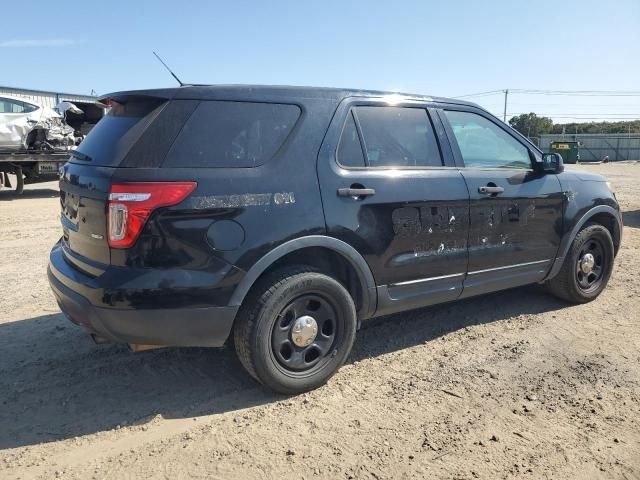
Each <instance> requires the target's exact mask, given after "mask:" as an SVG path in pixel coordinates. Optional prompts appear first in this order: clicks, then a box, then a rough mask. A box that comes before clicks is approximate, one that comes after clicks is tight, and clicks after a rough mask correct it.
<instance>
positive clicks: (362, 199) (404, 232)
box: [318, 99, 469, 315]
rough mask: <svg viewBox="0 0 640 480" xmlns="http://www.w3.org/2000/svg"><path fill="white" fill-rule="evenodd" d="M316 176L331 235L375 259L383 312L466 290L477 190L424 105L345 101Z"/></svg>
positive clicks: (448, 297)
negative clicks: (470, 188)
mask: <svg viewBox="0 0 640 480" xmlns="http://www.w3.org/2000/svg"><path fill="white" fill-rule="evenodd" d="M440 139H441V140H442V141H441V140H440ZM318 176H319V179H320V185H321V190H322V201H323V205H324V212H325V219H326V225H327V231H328V234H329V235H331V236H333V237H336V238H339V239H341V240H343V241H345V242H347V243H349V244H350V245H352V246H353V247H355V248H356V250H358V251H359V252H360V253H361V254H362V256H363V257H364V259H365V260H366V262H367V263H368V265H369V267H370V268H371V271H372V273H373V276H374V278H375V281H376V285H377V289H378V308H377V311H376V314H377V315H382V314H387V313H392V312H395V311H398V310H402V309H407V308H411V307H419V306H423V305H428V304H432V303H438V302H442V301H447V300H454V299H456V298H457V297H458V296H460V293H461V292H462V282H463V280H464V275H465V273H466V267H467V260H468V259H467V244H466V243H467V237H468V223H469V217H468V208H469V196H468V192H467V187H466V185H465V182H464V179H463V177H462V175H461V174H460V172H459V170H458V169H457V168H455V165H454V164H453V156H452V153H451V150H450V147H449V145H448V144H447V143H446V134H445V132H444V128H443V126H442V124H441V122H440V120H439V118H438V117H437V115H435V116H433V117H432V116H430V114H429V112H428V109H427V108H426V105H421V104H414V103H411V104H394V105H388V104H386V103H384V101H375V100H370V101H366V100H364V101H363V100H361V99H360V100H357V101H355V100H353V101H346V102H343V104H342V105H341V106H340V107H339V109H338V111H337V113H336V116H335V117H334V121H333V122H332V125H331V127H330V129H329V132H328V133H327V136H326V138H325V142H324V143H323V147H322V149H321V153H320V156H319V159H318Z"/></svg>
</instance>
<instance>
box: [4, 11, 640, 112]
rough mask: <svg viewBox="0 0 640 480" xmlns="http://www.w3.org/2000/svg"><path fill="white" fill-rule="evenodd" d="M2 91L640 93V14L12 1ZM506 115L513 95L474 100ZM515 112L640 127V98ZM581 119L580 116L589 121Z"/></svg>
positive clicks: (514, 106)
mask: <svg viewBox="0 0 640 480" xmlns="http://www.w3.org/2000/svg"><path fill="white" fill-rule="evenodd" d="M2 16H3V18H5V19H8V18H14V17H15V18H16V19H21V20H19V21H15V22H13V21H11V22H3V28H2V30H1V31H0V65H2V66H3V67H2V70H1V73H0V85H7V86H17V87H28V88H37V89H45V90H58V91H64V92H73V93H89V92H91V90H92V89H93V90H95V91H96V92H98V93H99V94H103V93H107V92H109V91H115V90H125V89H137V88H152V87H162V86H171V85H173V84H174V81H173V79H172V78H171V77H170V76H169V74H168V73H166V72H165V71H164V70H163V68H162V66H161V65H160V64H159V63H158V62H157V60H156V59H155V58H154V57H153V56H152V54H151V51H152V50H156V51H158V52H159V53H160V54H161V56H163V57H164V59H165V60H166V62H167V63H168V64H169V65H170V66H171V67H172V68H173V69H174V70H175V72H176V73H178V75H179V76H180V77H181V78H182V79H183V81H185V82H193V83H265V84H293V85H317V86H338V87H340V86H342V87H356V88H371V89H383V90H394V91H403V92H415V93H424V94H431V95H438V96H457V95H464V94H469V93H475V92H484V91H491V90H501V89H505V88H510V89H543V90H547V89H550V90H607V91H610V90H624V91H640V61H639V59H640V1H638V0H609V1H606V2H605V1H588V0H587V1H584V0H583V1H577V0H567V1H562V0H555V1H546V0H542V1H535V2H533V1H527V2H525V1H516V0H514V1H502V0H500V1H489V0H486V1H472V0H467V1H465V0H458V1H441V2H435V1H418V0H416V1H403V0H395V1H384V2H383V1H379V2H376V1H353V2H349V1H347V0H344V1H333V0H331V1H303V0H299V1H269V2H267V1H264V2H258V1H242V0H238V1H224V2H223V1H188V0H183V1H181V2H177V1H168V0H167V1H163V0H156V1H133V0H129V1H120V0H111V1H109V2H101V5H100V6H99V5H98V2H87V1H86V0H84V1H81V2H80V1H78V2H75V1H67V2H65V1H59V2H55V3H52V2H50V1H47V2H44V1H40V0H31V1H29V2H7V3H5V4H4V5H3V6H2ZM472 100H475V101H477V102H478V103H480V104H481V105H483V106H485V107H487V108H488V109H489V110H491V111H492V112H494V113H496V114H501V112H502V102H503V96H502V95H501V94H495V95H488V96H485V97H477V98H472ZM509 100H510V103H509V109H508V110H509V112H510V113H520V112H528V111H536V112H538V113H542V114H548V115H550V116H552V117H555V119H556V122H559V123H562V122H565V121H570V120H571V119H570V118H564V117H565V116H566V115H564V114H575V115H576V116H579V117H580V118H584V117H585V116H589V115H591V116H594V117H596V116H597V117H603V118H606V117H607V116H609V117H610V118H612V119H614V118H616V117H620V116H624V117H625V118H626V117H628V116H631V117H633V116H635V118H640V96H633V97H632V96H624V97H592V96H589V97H575V96H574V97H565V96H546V95H525V94H512V95H510V97H509ZM578 114H579V115H578Z"/></svg>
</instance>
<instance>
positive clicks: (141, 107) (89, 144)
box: [73, 99, 162, 167]
mask: <svg viewBox="0 0 640 480" xmlns="http://www.w3.org/2000/svg"><path fill="white" fill-rule="evenodd" d="M161 105H162V101H161V100H158V99H140V100H131V101H127V103H126V104H122V103H116V102H114V103H113V104H112V107H111V110H110V111H109V113H108V114H107V115H105V116H104V117H103V118H102V120H100V121H99V122H98V123H97V124H96V126H95V127H93V129H92V130H91V131H90V132H89V134H88V135H87V136H86V138H85V139H84V140H83V141H82V143H81V144H80V145H79V146H78V152H80V153H83V154H84V155H88V156H89V157H90V158H91V161H90V163H91V165H99V166H106V167H112V166H117V165H119V164H120V162H121V161H122V158H123V157H124V155H125V154H126V153H127V151H128V150H129V148H131V145H132V144H133V142H135V140H137V138H138V137H139V135H140V133H141V132H142V131H143V130H144V128H145V126H146V125H147V123H148V122H147V121H143V120H144V119H145V118H152V117H153V116H152V115H151V114H152V113H153V112H154V111H155V110H156V109H157V108H158V107H159V106H161ZM73 161H74V162H78V163H86V162H85V161H82V160H78V159H73Z"/></svg>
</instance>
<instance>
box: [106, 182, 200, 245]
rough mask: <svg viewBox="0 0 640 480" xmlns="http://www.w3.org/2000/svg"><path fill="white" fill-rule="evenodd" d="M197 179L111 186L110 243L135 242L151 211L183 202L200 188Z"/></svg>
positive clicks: (109, 208) (127, 243)
mask: <svg viewBox="0 0 640 480" xmlns="http://www.w3.org/2000/svg"><path fill="white" fill-rule="evenodd" d="M197 185H198V184H197V183H196V182H139V183H116V184H113V185H111V189H110V190H109V204H108V207H107V208H108V215H107V234H108V239H109V245H110V246H112V247H116V248H128V247H130V246H131V245H133V244H134V243H135V242H136V240H137V239H138V236H139V235H140V232H141V231H142V227H144V224H145V223H146V222H147V220H148V219H149V217H150V216H151V213H152V212H153V211H154V210H155V209H156V208H159V207H170V206H172V205H177V204H178V203H180V202H182V201H183V200H184V199H185V198H187V197H188V196H189V194H190V193H191V192H192V191H193V190H194V189H195V188H196V186H197Z"/></svg>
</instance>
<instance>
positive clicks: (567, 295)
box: [547, 224, 614, 303]
mask: <svg viewBox="0 0 640 480" xmlns="http://www.w3.org/2000/svg"><path fill="white" fill-rule="evenodd" d="M613 258H614V247H613V240H612V238H611V234H610V233H609V230H607V229H606V228H605V227H603V226H602V225H595V224H591V225H587V226H586V227H584V228H583V229H582V230H580V232H579V233H578V235H576V238H575V239H574V240H573V244H572V245H571V248H570V249H569V253H568V254H567V256H566V258H565V259H564V263H563V264H562V268H561V270H560V272H559V273H558V275H556V276H555V277H554V278H553V279H551V280H550V281H549V282H548V283H547V287H548V288H549V291H550V292H551V293H552V294H554V295H555V296H557V297H559V298H562V299H563V300H567V301H569V302H572V303H586V302H590V301H591V300H594V299H595V298H596V297H597V296H598V295H600V293H601V292H602V291H603V290H604V288H605V287H606V286H607V282H608V281H609V277H611V272H612V270H613Z"/></svg>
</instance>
